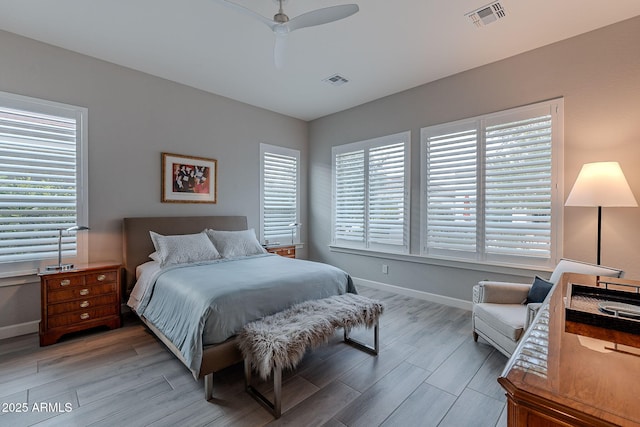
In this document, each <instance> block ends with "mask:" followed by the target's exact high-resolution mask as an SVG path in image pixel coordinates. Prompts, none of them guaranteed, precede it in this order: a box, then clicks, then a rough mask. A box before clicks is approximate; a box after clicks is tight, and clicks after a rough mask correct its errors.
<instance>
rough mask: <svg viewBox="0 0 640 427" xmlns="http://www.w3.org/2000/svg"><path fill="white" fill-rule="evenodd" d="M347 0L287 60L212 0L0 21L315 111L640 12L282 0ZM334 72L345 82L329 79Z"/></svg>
mask: <svg viewBox="0 0 640 427" xmlns="http://www.w3.org/2000/svg"><path fill="white" fill-rule="evenodd" d="M236 2H237V3H239V4H241V5H243V6H245V7H247V8H250V9H253V10H255V11H257V12H259V13H261V14H262V15H264V16H266V17H269V18H270V17H272V16H273V14H274V13H275V12H276V10H277V2H276V1H275V0H236ZM349 2H355V3H357V4H358V5H359V6H360V11H359V12H358V13H356V14H355V15H353V16H351V17H348V18H346V19H343V20H341V21H337V22H333V23H330V24H326V25H322V26H317V27H311V28H305V29H301V30H298V31H296V32H293V33H291V34H290V35H289V39H288V43H287V46H286V48H287V50H286V56H285V64H284V68H283V69H280V70H278V69H276V68H275V66H274V65H273V56H272V55H273V39H274V38H273V34H272V33H271V30H270V29H269V28H268V27H267V26H265V25H264V24H262V23H260V22H258V21H255V20H253V19H251V18H249V17H247V16H245V15H242V14H239V13H237V12H236V11H235V10H232V9H229V8H227V7H224V6H222V5H221V4H220V3H217V2H216V1H215V0H101V1H100V0H0V29H3V30H6V31H10V32H13V33H17V34H20V35H23V36H26V37H30V38H33V39H36V40H40V41H43V42H46V43H50V44H52V45H56V46H60V47H63V48H66V49H69V50H72V51H76V52H80V53H83V54H86V55H90V56H93V57H96V58H100V59H103V60H106V61H109V62H113V63H116V64H119V65H123V66H126V67H130V68H133V69H136V70H140V71H143V72H146V73H149V74H152V75H155V76H159V77H163V78H166V79H169V80H173V81H176V82H180V83H183V84H186V85H189V86H192V87H195V88H198V89H202V90H205V91H209V92H213V93H216V94H219V95H223V96H226V97H229V98H232V99H236V100H238V101H242V102H245V103H248V104H252V105H255V106H259V107H263V108H266V109H269V110H272V111H276V112H279V113H282V114H286V115H289V116H292V117H297V118H300V119H304V120H312V119H315V118H318V117H322V116H324V115H327V114H331V113H334V112H337V111H341V110H344V109H347V108H350V107H353V106H356V105H360V104H362V103H365V102H368V101H371V100H374V99H377V98H381V97H383V96H386V95H390V94H392V93H396V92H399V91H402V90H405V89H409V88H412V87H415V86H419V85H421V84H424V83H427V82H430V81H434V80H437V79H439V78H442V77H445V76H448V75H452V74H455V73H458V72H461V71H464V70H468V69H471V68H474V67H477V66H480V65H484V64H487V63H490V62H494V61H496V60H499V59H502V58H506V57H509V56H512V55H515V54H518V53H521V52H525V51H528V50H531V49H534V48H537V47H540V46H544V45H547V44H550V43H553V42H556V41H559V40H562V39H566V38H568V37H572V36H575V35H578V34H581V33H584V32H587V31H590V30H594V29H596V28H599V27H603V26H605V25H609V24H612V23H615V22H618V21H621V20H624V19H627V18H631V17H633V16H636V15H640V1H638V0H615V1H607V2H603V1H602V0H598V1H596V0H560V1H559V0H500V3H501V4H502V6H503V7H504V9H505V12H506V17H505V18H504V19H501V20H499V21H496V22H494V23H492V24H490V25H488V26H485V27H483V28H477V27H475V26H474V25H473V24H472V23H471V21H470V19H469V18H467V17H465V14H466V13H468V12H471V11H473V10H476V9H478V8H480V7H482V6H485V5H486V4H487V0H457V1H452V0H394V1H390V0H287V1H286V2H285V5H284V10H285V12H286V13H287V14H288V15H289V16H290V17H291V18H293V17H294V16H297V15H300V14H302V13H305V12H308V11H310V10H313V9H318V8H322V7H328V6H333V5H337V4H346V3H349ZM0 60H1V59H0ZM335 73H339V74H340V75H343V76H345V77H346V78H348V79H349V80H350V82H349V83H347V84H345V85H342V86H332V85H329V84H327V83H325V82H323V81H322V80H323V79H325V78H327V77H329V76H331V75H333V74H335Z"/></svg>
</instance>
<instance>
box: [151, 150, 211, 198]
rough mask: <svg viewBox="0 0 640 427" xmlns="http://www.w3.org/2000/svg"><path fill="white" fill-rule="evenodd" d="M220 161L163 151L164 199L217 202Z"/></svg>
mask: <svg viewBox="0 0 640 427" xmlns="http://www.w3.org/2000/svg"><path fill="white" fill-rule="evenodd" d="M217 171H218V161H217V160H216V159H205V158H203V157H191V156H182V155H180V154H171V153H162V202H164V203H216V201H217V179H216V173H217Z"/></svg>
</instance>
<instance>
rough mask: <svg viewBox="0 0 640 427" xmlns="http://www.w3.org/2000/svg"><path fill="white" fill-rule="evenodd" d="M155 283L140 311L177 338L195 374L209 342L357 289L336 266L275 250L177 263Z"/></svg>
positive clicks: (162, 330) (141, 304)
mask: <svg viewBox="0 0 640 427" xmlns="http://www.w3.org/2000/svg"><path fill="white" fill-rule="evenodd" d="M151 283H152V285H151V286H150V287H149V289H148V291H147V292H146V293H145V296H144V297H143V298H142V300H141V303H140V305H139V306H138V309H137V312H138V314H139V315H142V316H144V317H145V318H146V319H147V320H148V321H149V322H151V323H152V324H153V325H154V326H155V327H157V328H158V329H159V330H160V331H161V332H162V333H163V334H164V335H165V336H166V337H167V338H169V340H171V342H172V343H173V344H174V345H175V346H176V347H177V348H178V349H179V350H180V353H181V354H182V356H183V358H184V360H185V361H187V363H188V366H189V368H190V369H191V370H192V372H194V375H195V374H197V373H198V371H199V369H200V362H201V358H202V347H203V345H209V344H216V343H220V342H222V341H225V340H226V339H227V338H229V337H231V336H233V335H236V334H237V333H238V332H240V330H241V329H242V327H243V326H244V325H246V324H247V323H249V322H252V321H254V320H257V319H260V318H262V317H264V316H267V315H269V314H273V313H276V312H278V311H282V310H284V309H286V308H287V307H289V306H291V305H293V304H296V303H299V302H302V301H307V300H311V299H320V298H327V297H329V296H332V295H339V294H344V293H347V292H349V293H356V290H355V287H354V286H353V282H352V281H351V278H350V277H349V275H348V274H347V273H345V272H344V271H342V270H340V269H338V268H336V267H333V266H330V265H327V264H321V263H317V262H311V261H304V260H297V259H290V258H285V257H281V256H278V255H272V254H265V255H256V256H250V257H244V258H236V259H232V260H216V261H208V262H202V263H195V264H182V265H176V266H171V267H168V268H164V269H162V270H161V271H160V272H158V273H157V274H156V277H155V278H154V279H153V280H152V282H151Z"/></svg>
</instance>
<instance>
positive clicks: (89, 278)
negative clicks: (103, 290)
mask: <svg viewBox="0 0 640 427" xmlns="http://www.w3.org/2000/svg"><path fill="white" fill-rule="evenodd" d="M117 276H118V272H117V271H115V270H114V271H102V272H100V273H92V274H87V275H86V276H85V277H86V279H85V280H86V284H87V285H92V284H95V283H108V282H115V281H116V278H117Z"/></svg>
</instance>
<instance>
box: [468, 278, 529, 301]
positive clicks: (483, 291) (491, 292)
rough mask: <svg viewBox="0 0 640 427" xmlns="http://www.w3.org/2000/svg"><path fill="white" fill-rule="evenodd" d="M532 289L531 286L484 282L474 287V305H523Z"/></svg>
mask: <svg viewBox="0 0 640 427" xmlns="http://www.w3.org/2000/svg"><path fill="white" fill-rule="evenodd" d="M529 289H531V285H530V284H526V283H510V282H492V281H488V280H483V281H481V282H478V284H477V285H476V286H474V287H473V303H474V304H478V303H483V302H490V303H496V304H522V303H523V302H524V301H525V300H526V299H527V295H528V293H529Z"/></svg>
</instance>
